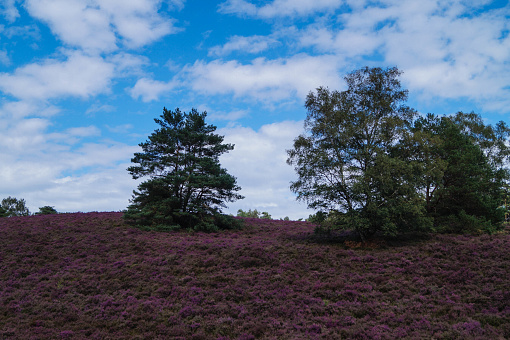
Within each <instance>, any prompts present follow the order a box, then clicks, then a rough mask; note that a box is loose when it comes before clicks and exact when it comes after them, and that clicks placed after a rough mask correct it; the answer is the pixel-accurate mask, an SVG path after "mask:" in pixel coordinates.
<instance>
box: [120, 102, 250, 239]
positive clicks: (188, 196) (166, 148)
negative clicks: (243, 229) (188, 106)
mask: <svg viewBox="0 0 510 340" xmlns="http://www.w3.org/2000/svg"><path fill="white" fill-rule="evenodd" d="M206 115H207V113H206V112H203V113H199V112H198V111H197V110H195V109H192V110H191V112H189V113H185V112H181V111H180V110H179V109H178V108H177V109H176V110H175V111H171V110H167V109H166V108H164V109H163V114H162V115H161V117H160V119H154V120H155V122H156V123H157V124H158V125H159V126H160V128H159V129H157V130H155V131H154V132H153V133H152V134H151V135H150V136H149V137H148V140H147V141H146V142H144V143H141V144H140V146H141V148H142V150H143V152H138V153H135V155H134V157H133V158H132V159H131V162H132V163H136V164H138V165H133V166H130V167H129V168H128V171H129V173H130V174H131V175H132V176H133V178H134V179H138V178H141V177H149V179H148V180H146V181H145V182H143V183H141V184H140V185H139V186H138V191H134V195H133V199H132V200H131V203H132V204H131V205H130V206H129V207H128V209H127V211H126V213H125V218H126V220H127V221H129V222H131V223H133V224H135V225H137V226H140V227H142V228H145V229H152V230H174V229H180V228H191V229H194V230H204V231H215V230H218V229H226V228H232V227H238V226H239V222H238V221H236V220H234V219H233V218H230V217H228V216H225V215H222V214H221V208H222V207H225V206H226V205H225V202H232V201H235V200H237V199H242V198H244V197H243V196H241V195H239V194H237V193H236V192H237V191H239V190H240V189H241V188H240V187H239V186H238V185H237V183H236V178H235V177H234V176H232V175H230V174H229V173H227V170H226V169H224V168H222V167H221V165H220V162H219V156H220V155H221V154H223V153H225V152H228V151H230V150H233V149H234V145H232V144H223V139H224V137H223V136H220V135H218V134H215V133H214V131H215V130H216V127H215V126H213V125H209V124H206V122H205V117H206Z"/></svg>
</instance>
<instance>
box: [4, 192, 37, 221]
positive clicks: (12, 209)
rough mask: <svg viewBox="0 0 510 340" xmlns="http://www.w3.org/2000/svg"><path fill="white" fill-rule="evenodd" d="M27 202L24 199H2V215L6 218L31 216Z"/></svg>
mask: <svg viewBox="0 0 510 340" xmlns="http://www.w3.org/2000/svg"><path fill="white" fill-rule="evenodd" d="M26 204H27V203H26V201H25V199H23V198H20V199H18V198H16V197H11V196H9V197H7V198H4V199H2V203H1V206H2V208H3V209H2V210H3V212H2V211H0V213H2V214H3V215H4V216H8V217H10V216H29V215H30V210H29V209H28V208H27V205H26Z"/></svg>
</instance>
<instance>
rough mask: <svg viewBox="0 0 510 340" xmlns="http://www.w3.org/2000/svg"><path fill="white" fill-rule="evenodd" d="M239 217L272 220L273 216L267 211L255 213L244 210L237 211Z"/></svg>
mask: <svg viewBox="0 0 510 340" xmlns="http://www.w3.org/2000/svg"><path fill="white" fill-rule="evenodd" d="M237 216H238V217H251V218H262V219H266V220H270V219H272V217H271V215H269V213H268V212H267V211H263V212H259V211H258V210H257V209H254V210H253V211H252V210H251V209H249V210H248V211H243V209H239V210H237Z"/></svg>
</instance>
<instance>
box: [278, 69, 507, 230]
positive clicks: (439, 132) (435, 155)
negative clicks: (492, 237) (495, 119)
mask: <svg viewBox="0 0 510 340" xmlns="http://www.w3.org/2000/svg"><path fill="white" fill-rule="evenodd" d="M400 75H401V72H400V71H399V70H398V69H397V68H396V67H393V68H387V69H382V68H368V67H365V68H362V69H360V70H356V71H354V72H352V73H350V74H348V75H347V76H346V77H345V81H346V83H347V89H346V90H345V91H336V90H334V91H331V90H329V89H327V88H323V87H320V88H318V89H317V90H316V92H315V93H314V92H310V94H309V95H308V97H307V99H306V103H305V107H306V108H307V111H308V114H307V118H306V120H305V133H303V134H302V135H300V136H298V137H297V138H296V139H295V140H294V145H293V148H292V149H290V150H287V153H288V160H287V162H288V164H290V165H292V166H294V168H295V170H296V173H297V175H298V179H297V180H296V181H294V182H292V184H291V190H292V191H294V192H295V193H296V194H297V198H298V199H299V200H303V201H305V202H307V204H308V206H309V207H311V208H314V209H318V210H323V211H326V212H331V213H330V215H331V216H334V219H335V223H336V225H337V226H338V227H342V228H350V229H354V230H356V231H357V232H358V234H359V235H360V236H361V237H362V239H365V238H367V237H370V236H371V235H373V234H374V233H376V232H382V233H383V234H386V235H396V234H398V233H402V232H406V231H427V230H433V229H434V228H437V227H438V225H439V223H440V222H441V223H444V222H445V219H443V217H445V216H450V217H451V216H455V218H459V216H464V215H466V216H467V215H469V216H471V217H473V216H474V218H475V219H478V220H480V221H481V220H482V219H483V218H485V219H487V221H492V223H496V222H497V221H500V214H499V212H498V211H497V210H498V209H497V206H498V202H499V200H500V198H501V188H502V186H503V184H504V182H505V181H506V180H507V179H508V172H507V171H506V168H505V164H506V163H505V159H507V158H508V155H509V149H508V147H507V140H508V135H509V131H508V127H507V126H506V125H505V124H504V123H502V122H500V123H498V125H496V127H494V128H493V127H492V126H486V125H484V124H483V122H482V120H481V118H480V117H479V116H478V115H476V114H474V113H472V114H464V113H458V114H457V115H455V116H453V117H444V118H439V117H436V116H434V115H429V116H427V117H419V115H418V114H417V112H416V111H415V110H413V109H411V108H410V107H408V106H407V105H405V102H406V100H407V95H408V91H407V90H405V89H402V88H401V84H400V81H399V76H400ZM480 206H483V208H481V207H480ZM471 217H470V218H471ZM464 220H465V219H464Z"/></svg>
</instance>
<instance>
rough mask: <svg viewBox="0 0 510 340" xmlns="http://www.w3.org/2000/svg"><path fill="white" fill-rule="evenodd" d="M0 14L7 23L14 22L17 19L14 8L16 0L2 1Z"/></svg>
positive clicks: (16, 11)
mask: <svg viewBox="0 0 510 340" xmlns="http://www.w3.org/2000/svg"><path fill="white" fill-rule="evenodd" d="M0 13H2V15H3V16H4V18H5V19H6V20H7V21H8V22H14V21H15V20H16V19H17V18H18V17H19V11H18V9H17V8H16V0H2V3H1V4H0Z"/></svg>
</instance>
